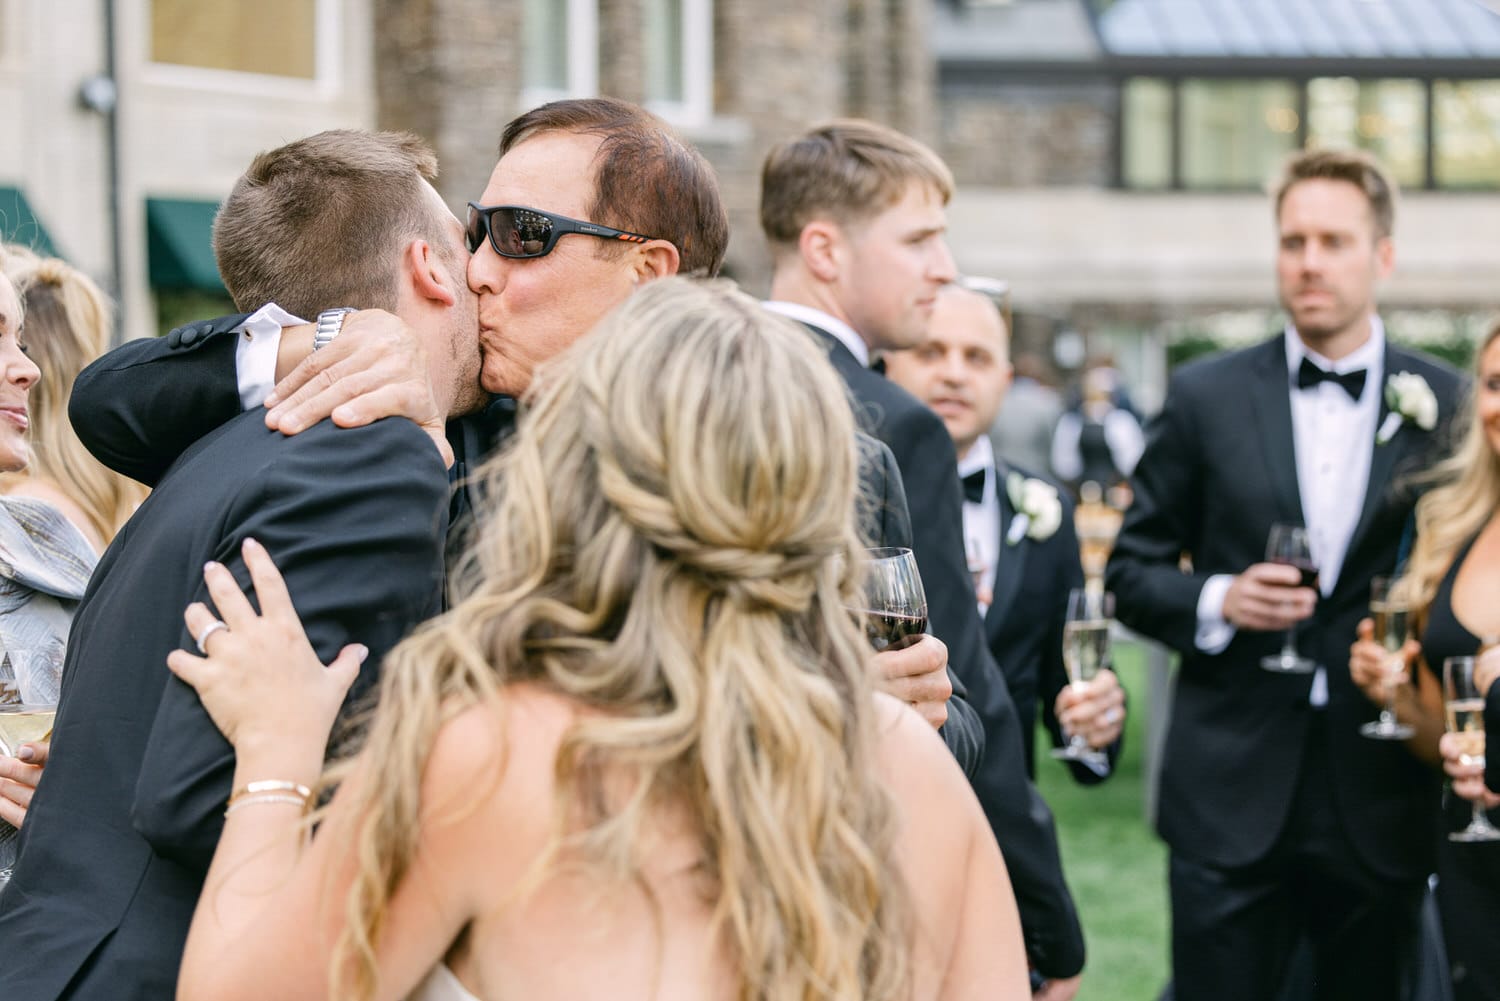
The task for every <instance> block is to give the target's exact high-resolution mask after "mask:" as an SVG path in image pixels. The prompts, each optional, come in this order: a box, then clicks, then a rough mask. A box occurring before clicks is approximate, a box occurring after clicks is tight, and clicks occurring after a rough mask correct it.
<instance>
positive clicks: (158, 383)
mask: <svg viewBox="0 0 1500 1001" xmlns="http://www.w3.org/2000/svg"><path fill="white" fill-rule="evenodd" d="M245 319H246V314H240V315H237V316H224V317H219V318H218V319H215V320H207V321H204V322H201V323H190V324H187V325H185V326H182V327H178V328H176V329H175V330H173V331H172V332H170V333H169V334H167V335H166V337H163V338H145V339H141V340H136V341H131V342H129V343H127V344H125V345H122V346H121V347H119V348H116V349H115V350H114V351H112V352H110V353H109V355H107V356H106V357H105V358H104V359H101V360H100V361H98V362H95V363H94V364H93V365H90V366H89V367H88V368H86V369H84V371H83V372H82V373H81V374H80V375H79V377H78V380H77V382H76V383H75V385H74V389H73V397H72V399H71V400H70V401H69V407H68V414H69V416H70V418H71V419H72V422H73V427H74V428H75V429H76V430H77V432H78V436H79V437H80V438H81V439H82V440H83V443H84V444H85V445H86V446H88V449H89V451H90V452H92V453H93V454H94V455H95V456H96V457H97V458H98V459H99V460H100V461H101V462H103V463H104V464H105V465H106V466H109V467H110V468H111V469H114V470H116V471H117V472H119V473H122V474H124V475H126V476H129V477H131V478H132V479H136V480H139V481H140V482H142V483H145V484H146V485H148V486H152V485H154V484H155V483H156V481H157V480H158V479H159V478H160V476H161V475H162V473H163V472H164V471H165V470H166V469H167V468H168V467H169V466H170V465H171V464H172V462H173V461H174V460H175V459H176V458H177V456H178V455H180V454H182V452H183V450H184V449H186V448H188V447H189V446H190V445H192V443H193V442H195V441H197V440H198V439H199V438H200V437H202V436H203V435H204V434H206V433H208V432H209V431H211V430H212V429H214V428H216V427H218V426H220V425H221V424H224V423H225V422H227V421H230V420H233V419H235V418H236V417H238V416H239V414H240V406H241V405H240V396H239V384H238V383H239V380H238V375H237V372H236V369H235V343H236V342H235V338H234V337H233V336H231V333H232V332H233V330H234V328H235V327H237V326H239V325H240V324H241V323H243V322H244V321H245ZM515 415H516V402H515V400H513V399H510V398H509V397H496V398H495V399H494V400H492V401H491V403H490V404H489V406H488V407H486V408H485V409H484V410H482V411H481V412H479V413H477V414H470V415H467V416H465V417H462V418H458V419H455V420H451V421H449V422H448V427H447V438H448V443H449V444H450V445H451V446H452V448H453V455H454V464H453V468H452V469H451V470H450V471H449V480H450V482H452V483H453V484H454V485H455V487H456V489H455V490H454V491H453V495H452V499H451V502H450V505H449V525H450V530H449V534H448V544H447V550H448V554H449V555H450V556H454V555H456V554H458V553H460V552H462V550H463V547H464V545H465V543H466V540H467V537H468V528H469V525H470V523H471V519H470V518H469V517H468V514H469V513H470V512H471V511H472V510H474V509H475V508H476V507H477V505H478V504H479V498H478V497H477V496H476V493H477V488H476V487H475V485H474V484H473V483H472V482H471V475H472V474H473V473H474V472H475V471H476V470H477V469H478V467H479V465H480V464H481V463H482V462H483V461H484V459H485V458H486V457H487V456H488V455H489V454H491V453H492V452H494V451H495V450H496V449H497V448H498V447H500V445H501V443H503V441H504V440H505V439H506V437H508V435H509V434H510V432H511V431H512V430H513V429H514V425H515ZM859 439H860V440H859V452H860V497H859V501H858V515H859V519H860V526H861V529H862V531H863V534H864V536H865V538H866V539H867V540H869V544H870V545H873V546H910V545H911V520H910V517H909V515H908V513H907V506H906V494H905V491H904V490H903V488H902V484H901V474H900V470H899V468H898V466H897V464H896V460H895V458H894V457H893V456H892V455H891V451H890V449H889V448H887V447H886V446H885V445H884V444H883V443H881V442H880V441H878V440H876V439H875V438H872V437H870V436H869V435H866V434H864V433H863V432H860V435H859ZM949 677H950V679H951V680H952V682H953V689H954V696H953V698H952V699H950V700H949V703H948V723H947V724H946V725H945V726H944V727H943V738H944V740H945V741H946V742H947V744H948V747H949V749H950V750H951V751H952V752H953V756H954V757H955V758H956V759H957V760H958V763H959V765H960V766H961V767H962V768H963V769H964V773H965V774H967V775H972V774H973V773H974V772H975V771H976V770H977V769H978V768H979V762H980V758H981V756H982V755H983V753H984V729H983V727H982V726H981V725H980V722H979V716H978V713H977V712H976V711H975V709H974V708H973V707H972V706H971V705H970V704H969V702H968V701H967V698H966V692H965V689H964V686H963V682H962V681H961V680H960V679H959V678H958V676H957V675H955V674H954V673H953V672H952V671H951V670H950V671H949Z"/></svg>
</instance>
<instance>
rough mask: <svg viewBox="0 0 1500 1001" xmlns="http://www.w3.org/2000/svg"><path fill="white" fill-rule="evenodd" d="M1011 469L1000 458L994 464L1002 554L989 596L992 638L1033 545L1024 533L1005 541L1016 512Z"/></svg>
mask: <svg viewBox="0 0 1500 1001" xmlns="http://www.w3.org/2000/svg"><path fill="white" fill-rule="evenodd" d="M1009 471H1010V470H1009V469H1008V468H1007V467H1006V465H1005V463H1004V462H1002V461H999V460H997V461H996V464H995V493H996V495H997V496H998V497H999V500H1000V550H999V551H1000V558H999V560H998V562H997V563H996V566H995V587H994V591H993V593H992V594H991V596H990V607H989V608H988V609H987V610H986V611H985V614H984V627H985V631H986V632H987V633H988V634H989V636H990V639H991V640H993V639H994V637H995V635H996V634H997V633H999V631H1000V628H1001V626H1002V625H1004V623H1005V616H1006V613H1007V612H1009V611H1010V606H1011V603H1012V602H1014V601H1015V600H1016V592H1017V591H1018V590H1019V589H1020V586H1021V581H1022V580H1023V579H1024V577H1025V575H1026V556H1027V553H1028V551H1029V550H1030V549H1031V540H1030V539H1028V538H1026V537H1024V536H1023V537H1022V538H1021V539H1020V540H1019V541H1017V542H1016V544H1015V545H1013V546H1012V545H1010V544H1009V543H1008V542H1007V541H1006V536H1007V535H1008V534H1009V533H1010V527H1011V523H1012V521H1014V520H1015V517H1016V512H1015V509H1014V508H1012V507H1011V503H1010V492H1009V491H1007V490H1006V489H1005V479H1006V475H1007V474H1008V473H1009Z"/></svg>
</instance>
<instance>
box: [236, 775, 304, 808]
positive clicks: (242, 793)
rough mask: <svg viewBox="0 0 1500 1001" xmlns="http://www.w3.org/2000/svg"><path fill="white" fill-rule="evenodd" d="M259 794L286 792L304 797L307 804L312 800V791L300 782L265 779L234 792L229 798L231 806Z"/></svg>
mask: <svg viewBox="0 0 1500 1001" xmlns="http://www.w3.org/2000/svg"><path fill="white" fill-rule="evenodd" d="M259 792H284V793H294V794H296V795H298V796H301V797H302V802H304V803H306V802H307V801H308V800H310V799H312V790H311V789H309V788H307V786H305V785H302V784H301V783H299V782H288V781H286V780H285V779H265V780H262V781H260V782H247V783H245V784H244V785H242V786H240V787H239V788H238V789H236V790H235V791H234V794H233V795H232V796H230V797H229V804H228V805H229V806H233V805H234V804H235V803H237V802H238V801H239V800H241V799H243V798H245V797H246V796H253V795H254V794H256V793H259Z"/></svg>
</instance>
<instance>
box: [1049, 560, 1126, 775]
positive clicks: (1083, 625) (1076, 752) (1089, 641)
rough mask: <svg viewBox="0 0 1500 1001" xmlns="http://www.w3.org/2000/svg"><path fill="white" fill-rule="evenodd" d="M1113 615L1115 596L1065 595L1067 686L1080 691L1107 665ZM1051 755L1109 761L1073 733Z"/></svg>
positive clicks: (1089, 591)
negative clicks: (1064, 743) (1066, 601)
mask: <svg viewBox="0 0 1500 1001" xmlns="http://www.w3.org/2000/svg"><path fill="white" fill-rule="evenodd" d="M1114 614H1115V596H1114V595H1112V594H1110V593H1109V592H1107V591H1103V590H1099V589H1096V588H1088V587H1085V588H1074V589H1073V590H1072V591H1069V592H1068V610H1067V618H1066V619H1065V620H1064V622H1063V666H1064V667H1066V668H1067V671H1068V684H1070V685H1071V686H1072V687H1073V688H1075V689H1079V688H1083V687H1084V686H1086V685H1087V684H1088V683H1089V682H1090V681H1092V680H1093V679H1094V676H1095V675H1096V674H1098V673H1099V672H1100V671H1101V670H1103V669H1104V668H1106V667H1108V666H1109V623H1110V619H1112V618H1114ZM1052 756H1053V757H1054V758H1058V759H1059V760H1062V761H1082V762H1085V763H1087V764H1094V765H1103V764H1105V763H1107V762H1108V760H1109V759H1108V758H1107V757H1106V756H1105V755H1104V754H1103V753H1101V752H1100V751H1096V750H1094V749H1093V748H1092V747H1090V746H1089V742H1088V741H1087V740H1085V739H1084V738H1083V734H1080V733H1075V734H1073V735H1071V736H1070V737H1069V738H1068V743H1067V745H1066V746H1064V747H1058V748H1054V749H1053V751H1052Z"/></svg>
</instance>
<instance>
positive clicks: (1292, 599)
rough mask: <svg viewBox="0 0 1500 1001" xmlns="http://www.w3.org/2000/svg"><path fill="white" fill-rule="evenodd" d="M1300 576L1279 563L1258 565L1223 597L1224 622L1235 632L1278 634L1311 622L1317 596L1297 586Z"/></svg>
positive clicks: (1251, 568)
mask: <svg viewBox="0 0 1500 1001" xmlns="http://www.w3.org/2000/svg"><path fill="white" fill-rule="evenodd" d="M1301 579H1302V576H1301V573H1300V572H1299V571H1298V570H1297V568H1296V567H1291V566H1286V565H1283V564H1280V563H1256V564H1254V565H1252V566H1249V567H1247V568H1245V571H1244V573H1241V574H1239V575H1237V576H1236V577H1235V578H1234V580H1233V582H1231V583H1230V585H1229V590H1228V592H1227V593H1225V595H1224V621H1226V622H1228V623H1229V624H1230V625H1232V626H1234V627H1235V628H1236V629H1254V630H1258V631H1261V632H1275V631H1277V630H1281V629H1290V628H1292V627H1293V626H1295V625H1296V624H1297V623H1299V622H1301V621H1302V620H1303V619H1306V618H1309V617H1310V616H1311V615H1312V613H1313V609H1314V608H1315V607H1317V603H1318V592H1316V591H1314V590H1313V589H1312V588H1310V587H1300V586H1298V585H1299V583H1300V582H1301Z"/></svg>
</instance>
